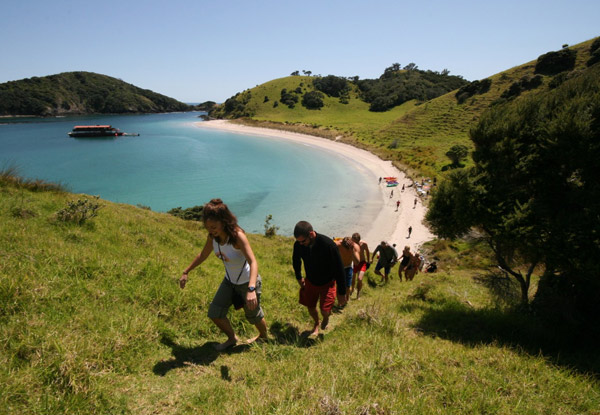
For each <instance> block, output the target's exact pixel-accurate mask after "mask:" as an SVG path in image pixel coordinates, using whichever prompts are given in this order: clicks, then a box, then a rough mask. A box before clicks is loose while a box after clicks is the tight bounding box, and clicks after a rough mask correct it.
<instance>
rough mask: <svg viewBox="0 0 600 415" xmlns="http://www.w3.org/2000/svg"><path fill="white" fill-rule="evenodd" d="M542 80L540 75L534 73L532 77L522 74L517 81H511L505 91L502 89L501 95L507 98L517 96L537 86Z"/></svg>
mask: <svg viewBox="0 0 600 415" xmlns="http://www.w3.org/2000/svg"><path fill="white" fill-rule="evenodd" d="M542 82H543V78H542V76H541V75H536V76H533V77H530V76H524V77H523V78H521V79H520V80H518V81H517V82H515V83H513V84H512V85H511V86H510V87H509V88H508V89H507V90H506V91H504V92H503V93H502V95H501V97H502V98H506V99H508V98H513V97H516V96H519V95H520V94H521V92H523V91H528V90H530V89H535V88H537V87H539V86H540V85H541V84H542Z"/></svg>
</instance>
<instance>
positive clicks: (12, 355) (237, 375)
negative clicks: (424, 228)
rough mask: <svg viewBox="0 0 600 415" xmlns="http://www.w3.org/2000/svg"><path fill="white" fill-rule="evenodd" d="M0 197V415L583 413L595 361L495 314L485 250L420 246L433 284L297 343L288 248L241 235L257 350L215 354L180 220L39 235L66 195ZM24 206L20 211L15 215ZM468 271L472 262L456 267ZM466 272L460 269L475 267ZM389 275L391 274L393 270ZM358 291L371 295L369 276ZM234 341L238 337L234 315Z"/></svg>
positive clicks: (282, 241)
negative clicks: (258, 290) (249, 271)
mask: <svg viewBox="0 0 600 415" xmlns="http://www.w3.org/2000/svg"><path fill="white" fill-rule="evenodd" d="M15 183H17V182H10V184H5V185H3V186H0V221H1V222H0V223H1V224H2V225H1V226H0V259H1V260H0V413H1V414H56V413H70V414H71V413H75V414H78V413H81V414H89V413H101V414H105V413H106V414H108V413H110V414H113V413H123V414H129V413H131V414H153V413H160V414H187V413H189V414H192V413H194V414H197V413H205V414H231V413H234V414H378V415H380V414H400V413H444V414H447V413H450V414H464V413H497V414H514V413H517V414H518V413H532V414H533V413H536V414H537V413H561V414H583V413H588V414H594V413H597V408H599V407H600V388H599V385H598V381H597V376H598V373H599V372H598V369H599V368H600V365H599V363H598V356H597V353H596V352H595V350H594V349H591V350H588V349H586V348H583V347H581V345H577V347H578V348H574V347H575V346H573V345H572V344H570V343H569V341H568V340H569V339H564V338H561V336H560V333H553V332H552V331H549V330H548V329H547V328H545V327H543V326H542V325H541V323H539V322H538V321H537V320H536V319H535V318H534V317H532V316H530V315H528V314H522V313H517V312H513V311H510V310H511V309H510V308H506V307H501V306H498V304H497V303H496V302H495V300H494V296H493V295H491V294H490V292H489V290H488V288H487V285H486V284H483V283H481V282H480V280H479V279H474V278H473V277H474V276H477V275H479V274H481V273H482V272H487V271H488V270H489V269H487V268H489V267H488V266H487V264H488V263H486V255H487V254H486V252H485V250H484V249H483V248H481V247H478V246H473V245H470V244H467V243H452V244H450V245H448V244H446V243H437V244H435V243H434V244H431V247H430V248H428V249H431V250H434V251H435V252H434V253H431V254H430V255H431V256H433V255H436V256H437V257H438V258H439V262H438V263H439V264H440V272H439V273H437V274H433V275H427V276H425V275H422V274H418V275H417V278H416V279H415V281H413V282H410V283H406V282H402V283H401V282H399V281H398V279H397V278H394V279H393V280H392V281H391V283H390V284H389V285H387V286H385V287H381V286H377V285H376V284H365V288H364V295H362V296H361V299H360V300H358V301H357V300H352V301H351V302H350V304H349V305H348V306H347V307H346V309H344V310H343V311H342V312H341V313H337V314H334V316H333V317H332V320H331V327H330V328H328V329H327V330H326V331H325V332H324V333H323V334H322V335H321V336H319V337H318V338H313V339H304V338H303V337H302V336H301V335H300V334H301V333H302V331H304V330H305V329H307V328H308V326H309V324H308V323H309V321H310V318H309V316H308V314H307V312H306V310H305V309H304V308H303V307H301V306H300V305H298V303H297V294H298V292H297V283H296V281H295V279H294V276H293V272H292V269H291V264H290V261H291V247H292V240H291V239H289V238H284V237H280V236H275V237H272V238H266V237H264V236H260V235H250V236H249V238H250V242H251V244H252V246H253V249H254V251H255V254H256V256H257V259H258V262H259V265H260V268H259V269H260V273H261V275H262V277H263V283H264V287H263V288H264V294H263V304H264V308H265V312H266V319H267V322H268V324H269V328H270V334H271V340H270V341H269V342H267V343H263V344H257V345H252V346H247V345H243V344H239V345H237V346H236V347H234V348H232V349H230V350H229V351H227V352H225V353H220V354H219V353H216V352H215V351H214V349H213V345H214V344H216V343H217V342H220V341H223V335H222V334H221V333H219V331H218V330H217V329H216V328H215V327H214V325H213V324H212V323H211V322H210V321H209V320H208V318H207V317H206V312H207V308H208V305H209V303H210V301H211V299H212V296H213V294H214V292H215V290H216V287H217V286H218V284H219V282H220V280H221V279H222V278H223V270H222V264H221V263H220V262H219V261H218V260H217V259H216V258H211V259H209V260H208V261H207V262H206V263H205V264H203V265H202V267H201V268H200V270H199V271H197V272H196V271H194V273H192V274H191V275H190V282H189V284H188V286H187V287H186V289H185V290H180V289H179V287H178V285H177V279H178V278H179V276H180V273H181V271H182V270H183V269H184V267H185V266H187V265H188V263H189V262H190V260H191V259H192V258H193V257H194V256H195V255H196V254H197V252H198V251H199V250H200V249H201V246H202V245H203V241H204V240H205V237H206V233H205V231H204V230H203V229H202V227H201V225H200V224H198V223H196V222H186V221H183V220H180V219H178V218H175V217H172V216H170V215H167V214H160V213H155V212H152V211H148V210H145V209H140V208H136V207H133V206H128V205H120V204H114V203H110V202H107V201H102V204H103V206H104V207H103V208H102V209H101V210H100V211H99V214H98V216H97V217H95V218H93V219H91V220H89V221H87V222H85V223H84V224H82V225H77V224H76V223H69V222H60V221H57V220H55V213H56V212H57V211H58V210H60V209H62V208H64V206H66V205H67V204H68V202H69V201H72V200H75V199H77V197H78V196H77V195H73V194H69V193H66V192H39V191H33V190H31V189H27V188H22V187H19V186H18V185H16V184H15ZM20 200H23V201H25V202H24V203H25V205H24V206H25V207H26V209H28V210H29V211H31V212H33V215H29V216H18V215H17V216H15V215H13V214H12V213H11V212H12V208H13V206H14V205H15V204H18V203H21V202H20ZM458 257H462V258H472V260H471V263H467V264H466V265H465V263H464V262H463V261H460V260H457V258H458ZM478 264H483V268H486V269H483V270H481V269H477V268H475V266H476V265H478ZM394 271H395V270H394ZM368 277H369V278H370V279H371V280H373V279H374V278H373V277H374V276H373V274H372V271H369V273H368ZM231 321H232V324H233V326H234V328H235V329H236V331H237V332H238V334H239V335H240V336H241V337H242V338H244V337H250V336H252V335H254V332H255V329H254V327H253V326H252V325H249V324H248V323H247V322H246V321H245V319H244V318H243V316H242V315H241V314H240V313H233V312H232V313H231Z"/></svg>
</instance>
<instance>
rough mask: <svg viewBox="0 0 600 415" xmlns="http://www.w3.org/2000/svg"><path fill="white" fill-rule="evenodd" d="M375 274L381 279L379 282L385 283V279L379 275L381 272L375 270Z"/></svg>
mask: <svg viewBox="0 0 600 415" xmlns="http://www.w3.org/2000/svg"><path fill="white" fill-rule="evenodd" d="M375 274H377V275H379V276H380V277H381V282H384V281H385V277H384V276H383V274H382V273H381V271H379V270H377V269H376V270H375Z"/></svg>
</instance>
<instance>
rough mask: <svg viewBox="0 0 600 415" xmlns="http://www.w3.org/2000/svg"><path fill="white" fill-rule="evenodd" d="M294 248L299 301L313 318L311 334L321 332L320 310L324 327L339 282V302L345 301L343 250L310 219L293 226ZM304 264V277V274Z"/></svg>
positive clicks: (341, 303) (343, 302)
mask: <svg viewBox="0 0 600 415" xmlns="http://www.w3.org/2000/svg"><path fill="white" fill-rule="evenodd" d="M294 238H296V242H294V251H293V254H292V265H293V267H294V273H295V274H296V280H297V281H298V284H299V285H300V304H302V305H304V306H305V307H306V308H307V309H308V314H310V316H311V317H312V319H313V326H312V330H311V331H310V333H309V335H317V334H319V312H318V311H317V303H319V305H320V308H321V316H322V318H323V319H322V321H321V329H325V328H326V327H327V324H328V323H329V316H330V314H331V309H332V308H333V304H334V303H335V295H336V285H337V299H338V304H339V305H340V306H343V305H344V304H346V281H345V276H344V266H343V264H342V258H341V256H340V251H339V250H338V248H337V246H336V244H335V242H333V240H331V238H329V237H327V236H325V235H321V234H318V233H317V232H315V231H314V230H313V227H312V225H311V224H310V223H308V222H306V221H300V222H298V223H297V224H296V226H295V228H294ZM302 264H304V273H305V277H302Z"/></svg>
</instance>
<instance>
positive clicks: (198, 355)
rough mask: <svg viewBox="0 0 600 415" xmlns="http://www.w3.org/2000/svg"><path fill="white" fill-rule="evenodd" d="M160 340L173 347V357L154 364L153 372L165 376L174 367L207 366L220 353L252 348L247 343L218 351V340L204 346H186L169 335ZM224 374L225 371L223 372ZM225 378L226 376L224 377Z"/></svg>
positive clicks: (239, 351) (237, 351)
mask: <svg viewBox="0 0 600 415" xmlns="http://www.w3.org/2000/svg"><path fill="white" fill-rule="evenodd" d="M160 342H161V343H162V344H164V345H165V346H169V347H170V348H171V354H172V355H173V358H171V359H170V360H162V361H160V362H158V363H156V364H155V365H154V368H153V369H152V372H154V374H155V375H159V376H165V375H166V374H167V373H168V372H170V371H171V370H173V369H179V368H182V367H185V366H188V365H190V364H192V365H203V366H207V365H209V364H211V363H212V362H214V361H215V360H217V358H218V357H219V355H220V354H236V353H241V352H243V351H246V350H248V349H249V348H250V346H249V345H247V344H238V345H236V346H233V347H230V348H229V349H227V350H225V351H222V352H218V351H216V350H215V346H216V345H217V344H218V343H217V342H206V343H204V344H203V345H202V346H196V347H184V346H180V345H178V344H177V343H175V342H174V341H173V340H171V339H169V338H168V337H166V336H165V337H163V338H162V339H161V340H160ZM221 375H222V376H223V373H221ZM224 379H225V378H224Z"/></svg>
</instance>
